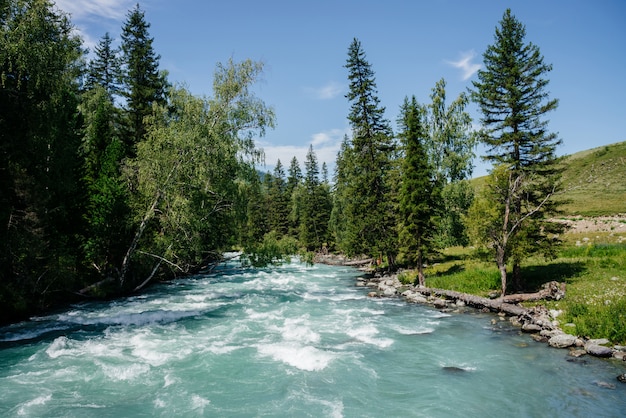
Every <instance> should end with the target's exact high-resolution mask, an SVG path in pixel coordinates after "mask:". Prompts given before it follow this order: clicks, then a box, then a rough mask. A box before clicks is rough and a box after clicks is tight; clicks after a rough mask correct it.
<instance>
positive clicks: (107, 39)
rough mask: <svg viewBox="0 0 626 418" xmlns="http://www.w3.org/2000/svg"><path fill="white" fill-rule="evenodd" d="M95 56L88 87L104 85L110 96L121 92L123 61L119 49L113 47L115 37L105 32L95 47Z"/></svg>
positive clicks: (89, 73) (89, 68)
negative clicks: (119, 55) (121, 61)
mask: <svg viewBox="0 0 626 418" xmlns="http://www.w3.org/2000/svg"><path fill="white" fill-rule="evenodd" d="M94 53H95V57H94V59H93V60H91V62H90V63H89V67H88V69H87V81H86V83H85V84H86V87H87V88H88V89H93V88H95V87H97V86H99V87H102V88H103V89H104V91H106V92H107V94H108V95H109V97H111V98H113V95H115V94H118V93H119V92H120V86H119V83H120V79H121V77H122V73H121V63H120V58H119V57H118V53H119V50H118V49H116V48H113V38H111V36H110V35H109V33H108V32H107V33H105V34H104V36H103V37H102V39H101V40H100V42H99V43H98V45H96V48H95V51H94Z"/></svg>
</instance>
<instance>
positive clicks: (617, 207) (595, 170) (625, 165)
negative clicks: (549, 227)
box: [472, 142, 626, 217]
mask: <svg viewBox="0 0 626 418" xmlns="http://www.w3.org/2000/svg"><path fill="white" fill-rule="evenodd" d="M564 164H565V167H566V168H565V171H564V173H563V188H564V191H563V194H562V195H561V196H560V199H563V200H564V201H568V203H567V204H565V205H563V206H562V209H563V211H564V213H565V215H568V216H584V217H593V216H608V215H615V214H619V213H626V142H618V143H615V144H611V145H606V146H602V147H598V148H593V149H589V150H586V151H581V152H578V153H576V154H572V155H570V156H567V157H565V160H564ZM485 179H486V178H485V177H478V178H475V179H473V180H472V183H473V184H474V186H475V187H476V188H477V189H478V188H480V187H482V185H483V184H484V183H485Z"/></svg>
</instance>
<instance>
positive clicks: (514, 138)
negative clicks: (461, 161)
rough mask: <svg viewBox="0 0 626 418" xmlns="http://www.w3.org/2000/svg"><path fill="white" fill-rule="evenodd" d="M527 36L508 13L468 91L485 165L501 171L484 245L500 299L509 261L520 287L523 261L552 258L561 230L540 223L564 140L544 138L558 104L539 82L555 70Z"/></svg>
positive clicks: (547, 210) (554, 209)
mask: <svg viewBox="0 0 626 418" xmlns="http://www.w3.org/2000/svg"><path fill="white" fill-rule="evenodd" d="M525 35H526V30H525V28H524V25H522V24H521V23H520V22H519V21H518V20H517V19H516V18H515V17H514V16H513V15H512V14H511V11H510V10H507V11H506V12H505V13H504V16H503V17H502V20H501V21H500V27H499V28H496V35H495V40H494V44H493V45H490V46H489V47H488V48H487V50H486V52H485V53H484V55H483V57H484V61H485V70H479V71H478V79H479V81H474V82H473V86H474V89H475V90H473V91H472V98H473V100H474V101H475V102H476V103H477V104H478V106H479V107H480V110H481V113H482V118H481V122H482V124H483V127H482V130H481V131H480V132H479V138H480V140H481V141H482V142H483V143H484V144H485V145H486V146H487V147H488V148H487V154H486V155H485V157H484V158H485V159H486V160H487V161H491V162H493V163H494V164H495V165H496V169H497V170H500V171H499V172H498V173H497V174H496V175H495V176H496V177H497V179H496V180H495V181H493V182H491V192H490V193H491V197H492V198H493V199H494V200H495V201H496V202H498V204H499V205H500V208H499V214H498V218H499V219H496V221H497V222H496V223H499V224H500V227H499V229H498V228H490V230H491V233H490V235H491V236H487V237H485V238H488V239H490V242H491V244H492V246H493V248H494V249H495V252H496V263H497V264H498V268H499V269H500V272H501V275H502V293H503V294H504V293H505V292H506V287H507V273H506V263H507V261H508V260H509V259H510V260H511V261H512V263H513V279H514V280H513V282H514V285H515V286H516V287H519V286H520V285H521V283H520V275H519V266H520V263H521V261H522V260H523V259H524V258H526V257H528V256H529V255H531V254H532V253H535V252H543V253H544V254H546V255H552V254H553V253H554V246H555V245H557V244H558V239H554V237H556V236H558V234H559V233H560V232H562V230H563V228H562V226H561V225H559V224H556V223H547V222H544V220H545V219H546V218H548V217H549V216H553V215H555V214H557V213H558V203H559V202H558V201H557V200H555V199H554V195H555V193H556V192H557V191H558V190H559V187H560V182H559V179H560V174H561V171H562V168H561V166H560V165H559V162H560V161H559V159H558V158H557V157H556V154H555V151H556V147H557V146H558V145H559V144H560V143H561V141H560V140H559V139H558V138H557V135H556V134H554V133H548V129H547V125H548V121H547V120H544V119H543V118H544V116H545V114H546V113H548V112H550V111H552V110H555V109H556V107H557V105H558V101H557V100H555V99H549V98H548V93H547V92H546V90H545V89H546V86H547V84H548V80H547V79H545V78H543V77H544V75H545V74H546V73H547V72H549V71H551V70H552V67H551V66H550V65H547V64H544V62H543V56H542V55H541V53H540V51H539V48H538V47H537V46H536V45H534V44H532V43H529V44H525V43H524V37H525ZM496 169H494V171H495V170H496ZM505 170H506V171H507V172H508V175H506V174H507V173H504V172H503V171H505ZM490 222H491V221H490ZM494 225H495V224H494Z"/></svg>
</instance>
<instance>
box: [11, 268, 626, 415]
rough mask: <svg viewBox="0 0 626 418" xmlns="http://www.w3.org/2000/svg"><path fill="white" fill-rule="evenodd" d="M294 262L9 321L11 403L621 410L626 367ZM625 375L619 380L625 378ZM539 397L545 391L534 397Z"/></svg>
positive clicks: (113, 410)
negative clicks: (573, 356)
mask: <svg viewBox="0 0 626 418" xmlns="http://www.w3.org/2000/svg"><path fill="white" fill-rule="evenodd" d="M359 274H360V273H359V272H358V271H357V270H353V269H350V268H345V267H329V266H320V265H316V266H307V265H305V264H298V263H292V264H289V265H284V266H280V267H275V268H269V269H264V270H241V271H237V270H234V269H231V270H229V271H228V272H227V273H225V274H213V275H205V276H197V277H190V278H186V279H183V280H179V281H176V282H172V283H168V284H158V285H156V286H154V287H153V288H152V289H150V291H148V292H147V293H146V294H144V295H141V296H135V297H130V298H127V299H120V300H116V301H111V302H101V303H84V304H79V305H76V306H74V307H72V308H71V309H69V310H68V311H66V312H61V313H56V314H52V315H48V316H42V317H38V318H36V319H35V320H33V321H31V322H28V323H23V324H16V325H13V326H9V327H5V328H0V342H3V345H2V346H0V416H16V415H23V416H42V415H45V416H67V417H81V418H82V417H84V416H124V417H126V416H128V417H133V416H260V415H264V416H273V417H293V416H312V417H318V416H319V417H353V416H359V417H378V416H403V417H404V416H429V417H435V418H436V417H448V416H483V417H498V416H501V414H502V411H503V410H506V411H507V415H511V416H512V417H516V416H573V417H578V416H580V417H583V416H584V417H586V416H621V414H622V413H623V411H624V410H625V409H626V385H624V386H620V384H618V383H617V382H616V381H615V376H617V375H618V374H621V373H624V372H626V370H625V369H626V365H623V364H621V363H620V364H617V363H612V362H609V361H602V360H598V359H585V362H586V363H580V364H576V363H571V362H568V361H566V360H567V358H566V354H565V353H563V352H562V351H559V350H551V349H547V348H545V346H543V345H541V344H535V343H534V342H533V341H532V340H531V339H530V337H528V336H527V335H525V334H523V335H521V334H518V332H517V331H516V330H515V329H511V330H508V329H504V328H506V327H507V326H508V324H507V323H502V324H501V323H499V325H498V329H494V327H493V326H491V319H492V318H493V317H491V316H489V315H487V314H476V315H470V314H450V313H442V312H439V311H437V310H435V309H433V308H430V307H425V306H419V305H409V304H406V303H404V302H403V301H402V300H401V299H378V298H368V297H367V289H363V288H357V287H356V286H355V278H356V276H357V275H359ZM612 382H616V383H613V386H611V383H612ZM528 399H533V402H528Z"/></svg>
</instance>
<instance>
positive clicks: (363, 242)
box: [333, 39, 397, 260]
mask: <svg viewBox="0 0 626 418" xmlns="http://www.w3.org/2000/svg"><path fill="white" fill-rule="evenodd" d="M346 68H347V69H348V80H349V83H350V84H349V91H348V94H347V95H346V97H347V98H348V100H349V101H350V103H351V106H350V113H349V115H348V120H349V121H350V126H351V128H352V138H351V139H347V138H346V140H345V141H344V144H343V146H342V150H341V152H340V154H339V155H338V157H337V175H336V182H335V195H336V199H335V205H336V207H335V209H334V211H335V215H334V216H333V226H334V229H335V231H334V237H335V241H336V243H337V246H338V247H339V249H340V250H341V251H343V252H344V253H346V254H348V255H356V254H368V255H372V256H377V257H379V256H381V255H387V257H388V258H389V259H391V260H393V259H395V253H396V252H397V249H396V244H395V237H393V231H394V229H395V225H396V219H395V214H394V212H393V211H392V210H390V206H393V203H392V200H393V196H392V195H391V193H390V191H391V184H390V182H389V174H390V173H391V171H392V168H393V159H394V153H395V144H394V142H393V135H392V131H391V127H390V125H389V122H388V121H387V120H386V119H385V118H384V111H385V109H384V107H381V106H380V104H379V99H378V97H377V91H376V82H375V79H374V72H373V71H372V69H371V66H370V64H369V63H368V62H367V60H366V59H365V52H364V51H363V49H362V47H361V43H360V42H359V41H358V40H357V39H354V40H353V42H352V44H351V45H350V47H349V49H348V60H347V63H346Z"/></svg>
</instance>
